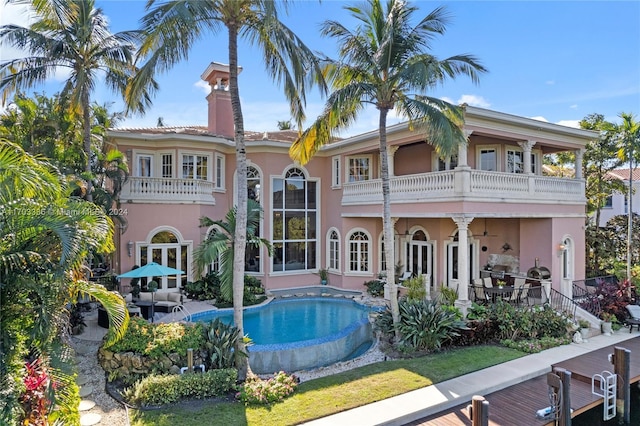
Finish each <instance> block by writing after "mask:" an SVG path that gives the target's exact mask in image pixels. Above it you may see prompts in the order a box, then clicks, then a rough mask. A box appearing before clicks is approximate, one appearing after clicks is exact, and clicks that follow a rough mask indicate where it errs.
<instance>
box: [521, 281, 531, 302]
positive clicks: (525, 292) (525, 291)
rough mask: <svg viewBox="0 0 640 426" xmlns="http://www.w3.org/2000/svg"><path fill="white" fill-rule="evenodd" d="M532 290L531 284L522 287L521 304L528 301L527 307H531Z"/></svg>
mask: <svg viewBox="0 0 640 426" xmlns="http://www.w3.org/2000/svg"><path fill="white" fill-rule="evenodd" d="M530 289H531V284H529V283H525V284H523V285H522V289H521V290H520V302H523V301H526V302H527V305H529V304H530V303H529V290H530Z"/></svg>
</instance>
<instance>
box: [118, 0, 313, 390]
mask: <svg viewBox="0 0 640 426" xmlns="http://www.w3.org/2000/svg"><path fill="white" fill-rule="evenodd" d="M148 8H149V9H150V10H149V12H148V13H147V14H146V15H145V16H144V17H143V18H142V26H143V31H144V32H145V34H146V39H145V41H144V43H143V45H142V49H141V54H142V55H148V58H147V62H146V63H145V65H143V66H142V67H141V69H140V72H139V73H138V76H137V77H136V79H135V80H134V82H133V84H132V85H131V88H130V92H129V95H130V96H132V97H133V99H135V98H137V97H138V96H139V94H138V92H139V91H140V90H142V89H143V88H145V87H147V86H146V83H147V81H148V80H149V79H150V78H151V77H152V76H153V74H154V73H155V72H158V71H164V70H166V69H168V68H170V67H171V66H173V65H175V64H176V63H178V62H179V61H181V60H183V59H187V58H188V55H189V51H190V49H191V47H192V46H193V44H194V43H195V42H196V40H198V39H200V38H201V37H204V34H206V33H212V34H216V33H218V31H220V30H221V28H222V27H224V28H226V32H227V35H228V41H229V94H230V97H231V108H232V111H233V124H234V127H235V134H234V141H235V145H236V172H237V183H236V185H237V191H238V192H237V202H238V205H237V206H236V230H235V233H234V238H235V244H234V256H233V259H234V262H233V306H234V322H235V325H236V327H238V328H239V329H240V332H241V333H243V332H244V330H243V320H242V298H243V294H244V258H245V248H246V237H247V232H246V224H247V199H248V196H247V153H246V148H245V141H244V119H243V116H242V107H241V105H240V93H239V88H238V38H239V36H243V37H245V38H246V39H247V40H248V41H249V42H250V43H252V44H254V45H257V46H258V47H259V48H260V49H261V50H262V54H263V57H264V63H265V64H266V66H267V72H268V73H269V75H270V76H271V77H272V78H273V79H274V80H277V81H278V82H279V83H281V84H282V85H283V87H284V93H285V96H286V97H287V100H288V101H289V105H290V110H291V116H292V117H293V119H294V120H296V122H297V123H302V122H303V121H304V119H305V115H304V106H305V102H306V90H307V89H308V88H309V87H310V85H311V84H312V83H313V82H314V79H316V78H319V77H318V76H320V70H319V68H318V66H317V63H316V58H315V56H314V55H313V53H312V52H311V51H310V50H309V49H308V48H307V47H306V46H305V44H304V43H303V42H302V41H301V40H300V39H299V38H298V37H297V36H296V35H295V34H294V33H293V32H292V31H291V30H290V29H289V28H287V27H286V26H285V25H284V24H282V22H280V21H279V19H278V10H277V7H276V3H275V2H274V1H271V0H170V1H167V2H158V1H156V0H149V2H148ZM322 87H324V86H322ZM239 345H243V343H242V342H239ZM241 352H244V347H238V351H236V354H239V353H241ZM237 356H238V357H239V359H237V360H236V361H237V362H236V365H238V366H239V367H238V377H239V378H240V379H241V380H243V379H244V378H245V377H246V375H247V373H248V368H249V366H248V363H247V361H246V358H242V357H240V355H237Z"/></svg>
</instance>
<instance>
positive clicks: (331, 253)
mask: <svg viewBox="0 0 640 426" xmlns="http://www.w3.org/2000/svg"><path fill="white" fill-rule="evenodd" d="M327 269H329V270H330V271H336V272H340V234H338V231H337V230H336V229H335V228H332V229H330V230H329V232H327Z"/></svg>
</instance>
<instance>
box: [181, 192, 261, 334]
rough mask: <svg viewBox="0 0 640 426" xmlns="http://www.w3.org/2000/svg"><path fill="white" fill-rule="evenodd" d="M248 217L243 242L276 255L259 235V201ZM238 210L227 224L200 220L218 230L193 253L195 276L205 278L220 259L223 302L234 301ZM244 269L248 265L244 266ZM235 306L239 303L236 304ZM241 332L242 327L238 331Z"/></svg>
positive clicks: (250, 206)
mask: <svg viewBox="0 0 640 426" xmlns="http://www.w3.org/2000/svg"><path fill="white" fill-rule="evenodd" d="M247 204H248V215H247V223H246V226H245V229H246V231H247V235H246V237H245V238H243V240H244V241H246V244H247V245H250V246H253V247H260V246H263V247H266V248H267V251H268V253H269V256H271V255H272V252H273V248H272V246H271V243H270V242H269V240H266V239H264V238H260V236H258V235H256V232H257V230H258V226H259V225H260V217H261V215H262V207H260V204H259V203H258V202H257V201H255V200H248V203H247ZM238 219H239V218H238V216H237V208H236V207H234V208H232V209H231V210H229V211H228V212H227V214H226V216H225V220H212V219H210V218H208V217H202V218H200V227H207V228H208V227H211V226H215V228H214V229H213V230H212V231H211V232H210V233H209V236H208V238H207V239H206V240H204V241H203V242H202V244H200V246H198V248H196V249H195V250H194V252H193V265H194V273H195V274H196V275H201V274H202V271H204V270H206V268H207V267H208V266H209V265H211V263H212V262H213V261H214V260H217V259H220V272H219V274H218V276H219V279H220V296H221V297H222V299H223V300H226V301H231V300H234V299H233V298H234V294H233V293H234V287H233V275H234V272H235V271H234V270H233V257H234V254H235V250H234V247H235V244H236V243H237V241H238V239H237V238H236V237H235V232H236V230H237V220H238ZM243 265H244V263H243ZM242 278H243V283H242V287H241V288H242V289H243V297H244V273H243V274H242ZM234 306H235V300H234ZM238 328H239V327H238Z"/></svg>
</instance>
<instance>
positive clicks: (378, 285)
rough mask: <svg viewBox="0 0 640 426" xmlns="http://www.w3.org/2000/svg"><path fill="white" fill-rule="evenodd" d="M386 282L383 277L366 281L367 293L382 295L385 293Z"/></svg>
mask: <svg viewBox="0 0 640 426" xmlns="http://www.w3.org/2000/svg"><path fill="white" fill-rule="evenodd" d="M384 285H385V282H384V281H383V280H381V279H377V280H371V281H366V282H365V283H364V286H365V287H366V288H367V293H369V294H370V295H372V296H373V297H380V296H382V295H384Z"/></svg>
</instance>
